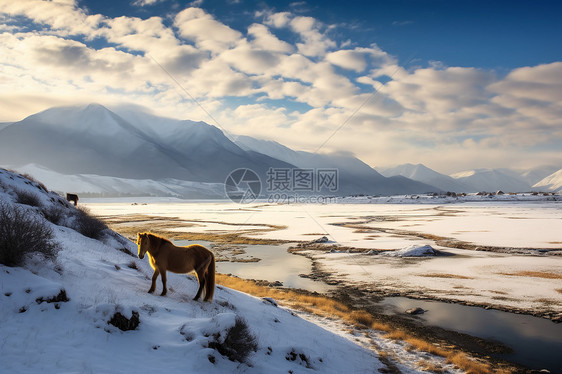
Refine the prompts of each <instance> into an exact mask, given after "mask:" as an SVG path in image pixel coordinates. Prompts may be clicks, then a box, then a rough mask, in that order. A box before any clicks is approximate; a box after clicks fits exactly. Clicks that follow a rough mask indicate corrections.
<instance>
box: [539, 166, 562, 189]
mask: <svg viewBox="0 0 562 374" xmlns="http://www.w3.org/2000/svg"><path fill="white" fill-rule="evenodd" d="M533 189H534V190H541V191H551V192H562V169H560V170H558V171H556V172H554V173H552V174H550V175H549V176H547V177H546V178H544V179H542V180H541V181H539V182H538V183H536V184H535V185H534V186H533Z"/></svg>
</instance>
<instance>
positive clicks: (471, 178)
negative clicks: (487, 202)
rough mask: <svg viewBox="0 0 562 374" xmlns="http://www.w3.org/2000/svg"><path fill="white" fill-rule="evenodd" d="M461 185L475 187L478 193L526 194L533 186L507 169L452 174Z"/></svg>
mask: <svg viewBox="0 0 562 374" xmlns="http://www.w3.org/2000/svg"><path fill="white" fill-rule="evenodd" d="M451 177H453V178H454V179H456V180H457V181H458V182H460V183H464V184H467V185H471V186H473V188H474V189H473V190H472V191H469V192H476V191H489V192H494V191H498V190H502V191H503V192H526V191H529V190H530V189H531V185H530V184H529V183H527V182H526V181H525V180H524V179H523V178H521V177H520V176H518V175H516V173H515V172H513V171H511V170H507V169H474V170H467V171H463V172H460V173H455V174H452V175H451Z"/></svg>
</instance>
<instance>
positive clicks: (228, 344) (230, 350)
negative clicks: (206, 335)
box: [209, 317, 258, 364]
mask: <svg viewBox="0 0 562 374" xmlns="http://www.w3.org/2000/svg"><path fill="white" fill-rule="evenodd" d="M219 338H220V336H218V335H217V336H215V341H212V342H210V343H209V348H213V349H216V350H217V351H218V352H219V353H220V354H221V355H223V356H225V357H227V358H228V359H229V360H230V361H238V362H241V363H246V364H247V363H248V362H247V359H248V356H249V355H250V354H251V353H252V352H255V351H257V349H258V344H257V343H256V337H255V336H254V335H252V333H251V332H250V329H249V328H248V324H247V323H246V321H245V320H244V319H243V318H242V317H236V322H235V323H234V326H232V327H231V328H230V329H228V331H227V332H226V337H225V339H224V341H223V342H222V343H221V342H220V341H219Z"/></svg>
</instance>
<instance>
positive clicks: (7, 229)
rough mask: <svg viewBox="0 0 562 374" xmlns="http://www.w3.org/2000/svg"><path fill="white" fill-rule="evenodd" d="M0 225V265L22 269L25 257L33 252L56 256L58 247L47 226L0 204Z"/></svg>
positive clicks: (13, 207) (20, 209)
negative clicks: (20, 267)
mask: <svg viewBox="0 0 562 374" xmlns="http://www.w3.org/2000/svg"><path fill="white" fill-rule="evenodd" d="M0 222H1V223H2V224H1V225H0V263H1V264H4V265H6V266H21V265H22V263H23V261H24V258H25V255H26V254H28V253H32V252H39V253H42V254H44V255H45V256H47V257H54V256H56V254H57V251H58V245H57V243H55V242H54V241H53V230H52V229H51V228H50V227H49V225H48V224H47V222H45V221H43V220H41V219H40V218H38V217H34V216H31V215H29V214H28V213H27V212H26V211H25V209H23V208H20V207H17V206H12V205H10V204H7V203H4V202H0Z"/></svg>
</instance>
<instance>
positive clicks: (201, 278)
mask: <svg viewBox="0 0 562 374" xmlns="http://www.w3.org/2000/svg"><path fill="white" fill-rule="evenodd" d="M197 279H198V280H199V289H198V290H197V294H196V295H195V297H194V298H193V300H198V299H199V298H200V297H201V292H203V288H204V287H205V273H197Z"/></svg>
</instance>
